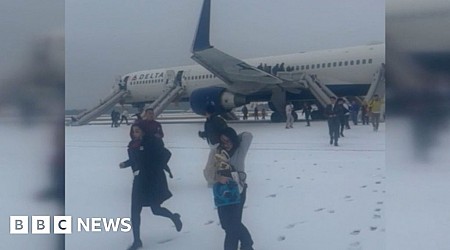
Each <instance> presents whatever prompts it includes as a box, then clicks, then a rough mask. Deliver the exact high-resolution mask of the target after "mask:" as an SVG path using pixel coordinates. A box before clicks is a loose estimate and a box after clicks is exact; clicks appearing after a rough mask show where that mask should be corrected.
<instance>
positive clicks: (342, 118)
mask: <svg viewBox="0 0 450 250" xmlns="http://www.w3.org/2000/svg"><path fill="white" fill-rule="evenodd" d="M337 104H338V106H339V107H341V108H342V112H340V113H339V116H338V117H339V123H340V124H341V127H340V135H341V136H342V137H344V128H347V129H350V125H349V124H348V118H349V116H350V112H349V110H348V108H347V107H348V106H347V104H346V103H345V101H344V99H342V98H339V99H337Z"/></svg>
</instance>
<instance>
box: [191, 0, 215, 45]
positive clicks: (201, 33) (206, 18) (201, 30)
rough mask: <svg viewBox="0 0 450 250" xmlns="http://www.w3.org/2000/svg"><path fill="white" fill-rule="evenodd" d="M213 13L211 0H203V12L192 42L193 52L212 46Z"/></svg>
mask: <svg viewBox="0 0 450 250" xmlns="http://www.w3.org/2000/svg"><path fill="white" fill-rule="evenodd" d="M210 13H211V0H205V1H203V7H202V12H201V14H200V19H199V21H198V26H197V32H195V38H194V42H193V44H192V53H194V52H196V51H201V50H204V49H209V48H212V46H211V45H210V44H209V26H210V25H209V24H210Z"/></svg>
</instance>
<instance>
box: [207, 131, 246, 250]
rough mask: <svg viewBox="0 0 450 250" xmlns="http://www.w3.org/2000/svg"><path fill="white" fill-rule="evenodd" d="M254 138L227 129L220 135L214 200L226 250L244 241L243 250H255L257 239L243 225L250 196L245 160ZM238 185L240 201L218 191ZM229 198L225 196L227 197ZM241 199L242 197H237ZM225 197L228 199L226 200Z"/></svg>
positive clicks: (235, 248) (232, 249) (244, 133)
mask: <svg viewBox="0 0 450 250" xmlns="http://www.w3.org/2000/svg"><path fill="white" fill-rule="evenodd" d="M252 139H253V135H252V134H251V133H249V132H243V133H241V134H239V135H237V133H236V131H235V130H234V129H233V128H231V127H227V128H225V129H224V130H222V131H221V132H220V146H219V147H218V148H217V151H216V152H217V153H216V155H215V158H216V162H215V169H216V175H215V181H216V183H215V184H214V187H213V190H214V194H215V197H214V201H215V204H216V206H217V212H218V215H219V219H220V224H221V226H222V229H223V230H225V241H224V250H237V249H238V244H239V242H240V249H241V250H253V240H252V236H251V235H250V232H249V230H248V229H247V227H246V226H245V225H244V224H243V223H242V213H243V209H244V203H245V200H246V194H247V184H246V183H245V179H246V173H245V157H246V156H247V152H248V149H249V147H250V144H251V142H252ZM226 185H234V187H236V186H238V185H239V187H240V188H235V189H234V190H236V192H239V194H236V195H235V196H236V197H235V198H236V199H230V198H232V197H234V196H233V195H231V194H230V193H226V192H223V193H222V194H220V193H219V192H217V190H220V188H222V187H224V186H226ZM224 194H225V195H224ZM223 196H225V197H223ZM237 197H239V198H237ZM222 198H225V200H223V199H222Z"/></svg>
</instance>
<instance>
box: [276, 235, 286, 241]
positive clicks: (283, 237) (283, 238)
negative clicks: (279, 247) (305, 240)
mask: <svg viewBox="0 0 450 250" xmlns="http://www.w3.org/2000/svg"><path fill="white" fill-rule="evenodd" d="M285 239H286V236H283V235H282V236H278V241H283V240H285Z"/></svg>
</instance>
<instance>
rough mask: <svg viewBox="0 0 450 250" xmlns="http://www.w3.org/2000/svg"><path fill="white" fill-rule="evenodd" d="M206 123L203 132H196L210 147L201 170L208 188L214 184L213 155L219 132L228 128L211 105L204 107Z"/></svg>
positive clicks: (217, 143)
mask: <svg viewBox="0 0 450 250" xmlns="http://www.w3.org/2000/svg"><path fill="white" fill-rule="evenodd" d="M205 115H206V122H205V125H204V131H198V136H199V137H200V138H202V139H206V141H207V142H208V145H209V147H210V151H209V155H208V161H207V162H206V166H205V169H203V175H204V177H205V179H206V182H207V184H208V186H212V184H214V174H215V172H214V154H215V152H216V148H217V146H218V145H219V132H220V131H222V130H223V129H225V128H226V127H228V125H227V123H226V122H225V120H224V119H222V118H220V117H219V116H218V114H215V107H214V106H213V105H211V104H209V105H208V106H206V114H205Z"/></svg>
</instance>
